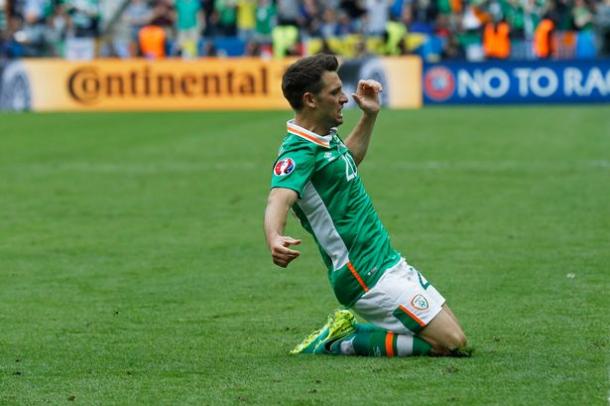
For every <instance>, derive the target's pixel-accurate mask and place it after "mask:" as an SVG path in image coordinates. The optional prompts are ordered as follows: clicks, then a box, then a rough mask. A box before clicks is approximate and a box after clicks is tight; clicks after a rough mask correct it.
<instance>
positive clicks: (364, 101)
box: [345, 80, 383, 165]
mask: <svg viewBox="0 0 610 406" xmlns="http://www.w3.org/2000/svg"><path fill="white" fill-rule="evenodd" d="M382 90H383V89H382V86H381V84H380V83H379V82H377V81H375V80H361V81H359V82H358V88H357V89H356V93H354V94H352V98H353V99H354V101H355V102H356V104H357V105H358V107H359V108H360V110H362V117H360V120H359V121H358V124H356V126H355V127H354V129H353V130H352V132H351V133H350V135H349V136H348V137H347V138H346V140H345V145H346V146H347V147H348V148H349V149H350V151H351V153H352V155H353V157H354V160H355V161H356V164H357V165H358V164H360V162H362V160H363V159H364V156H365V155H366V151H367V149H368V147H369V141H370V140H371V135H372V134H373V127H374V126H375V120H376V119H377V114H378V113H379V110H380V109H381V102H380V100H379V93H380V92H381V91H382Z"/></svg>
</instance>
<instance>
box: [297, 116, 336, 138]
mask: <svg viewBox="0 0 610 406" xmlns="http://www.w3.org/2000/svg"><path fill="white" fill-rule="evenodd" d="M294 123H295V124H296V125H298V126H299V127H301V128H304V129H306V130H309V131H311V132H313V133H316V134H318V135H320V136H322V137H323V136H325V135H328V133H330V127H327V126H325V125H324V124H322V123H320V122H318V121H316V120H315V119H314V118H313V117H307V116H304V115H302V114H297V115H296V116H295V117H294Z"/></svg>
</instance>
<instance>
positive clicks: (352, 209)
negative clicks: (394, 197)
mask: <svg viewBox="0 0 610 406" xmlns="http://www.w3.org/2000/svg"><path fill="white" fill-rule="evenodd" d="M271 187H272V188H287V189H292V190H294V191H295V192H297V194H298V200H297V202H296V203H295V205H294V206H293V210H294V212H295V213H296V215H297V217H298V218H299V220H300V221H301V224H302V225H303V227H304V228H305V230H307V231H308V232H309V233H310V234H311V235H312V236H313V237H314V239H315V241H316V243H317V244H318V248H319V249H320V253H321V254H322V258H323V260H324V263H325V264H326V266H327V268H328V278H329V280H330V283H331V285H332V287H333V290H334V292H335V295H336V296H337V299H338V300H339V302H340V303H341V304H343V305H346V306H351V305H353V304H354V303H355V302H356V301H357V300H358V299H359V298H360V296H362V295H363V294H364V293H365V292H367V291H368V290H369V289H370V288H371V287H372V286H374V285H375V283H376V282H377V280H378V279H379V278H380V277H381V275H382V274H383V272H384V271H385V270H386V269H388V268H390V267H391V266H393V265H394V264H396V263H397V262H398V261H399V260H400V254H399V253H398V252H397V251H396V250H394V249H393V248H392V246H391V244H390V237H389V235H388V233H387V231H386V230H385V228H384V227H383V224H381V221H380V220H379V217H378V216H377V212H375V209H374V208H373V204H372V203H371V199H370V198H369V195H368V194H367V193H366V190H365V189H364V186H363V184H362V181H361V180H360V176H359V175H358V170H357V167H356V163H355V162H354V159H353V158H352V155H351V153H350V151H349V149H348V148H347V147H346V146H345V144H344V143H343V141H341V139H340V138H339V137H338V136H337V134H336V131H335V130H332V131H331V133H330V134H328V135H326V136H320V135H317V134H315V133H313V132H311V131H308V130H306V129H304V128H302V127H299V126H298V125H296V124H294V122H293V121H289V122H288V134H287V135H286V137H285V138H284V142H283V144H282V147H281V148H280V152H279V155H278V158H277V160H276V161H275V165H274V167H273V177H272V181H271Z"/></svg>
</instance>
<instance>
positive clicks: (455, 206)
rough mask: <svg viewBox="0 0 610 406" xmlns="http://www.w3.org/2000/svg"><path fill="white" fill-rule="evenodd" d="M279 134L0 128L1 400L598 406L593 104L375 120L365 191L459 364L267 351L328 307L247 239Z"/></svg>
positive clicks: (193, 121)
mask: <svg viewBox="0 0 610 406" xmlns="http://www.w3.org/2000/svg"><path fill="white" fill-rule="evenodd" d="M287 118H289V117H288V115H287V113H283V112H274V113H188V114H186V113H185V114H41V115H34V114H23V115H6V114H5V115H0V404H40V403H51V404H67V403H70V401H71V400H73V401H74V402H75V403H79V404H104V405H105V404H134V403H137V404H278V403H281V404H350V403H351V404H366V403H367V402H368V404H380V403H389V404H425V405H432V404H438V405H445V404H448V403H456V404H481V405H489V404H567V405H574V404H598V405H603V404H607V402H608V401H607V398H608V396H609V389H610V383H609V376H608V371H609V369H608V368H609V356H608V354H609V351H610V343H609V333H610V329H609V326H610V317H609V315H608V310H609V309H610V299H609V298H610V295H609V293H608V292H609V291H610V274H609V272H610V108H609V107H606V106H597V107H554V108H549V107H540V108H533V107H530V108H453V109H441V108H430V109H424V110H420V111H406V112H401V111H384V112H383V113H382V115H381V116H380V119H379V121H378V125H377V130H376V133H375V138H374V140H373V143H372V146H371V149H370V151H369V155H368V157H367V159H366V160H365V162H364V163H363V164H362V166H361V168H360V173H361V176H362V177H363V179H364V182H365V185H366V186H367V188H368V191H369V193H370V194H371V196H372V198H373V201H374V203H375V204H376V208H377V209H378V211H379V212H380V215H381V218H382V220H383V221H384V223H385V224H386V226H387V228H388V229H389V230H390V234H391V235H392V238H393V243H394V245H395V246H396V247H397V248H398V249H399V250H400V251H401V252H402V253H403V254H404V255H405V256H406V257H407V259H408V260H409V261H410V262H411V263H413V264H414V265H415V266H417V267H418V268H419V269H420V270H421V271H422V272H423V273H424V274H425V275H426V276H427V277H428V279H429V280H430V281H432V282H433V283H434V284H435V286H436V287H437V288H438V289H439V290H440V291H441V292H442V293H443V294H444V295H445V296H446V297H447V298H448V301H449V304H450V306H451V307H452V308H453V310H454V312H455V313H456V315H457V316H458V317H459V318H460V320H461V322H462V324H463V326H464V328H465V331H466V333H467V336H468V338H469V340H470V342H471V343H472V344H473V345H474V346H475V348H476V353H475V356H474V357H473V358H470V359H440V358H425V357H422V358H408V359H367V358H358V357H354V358H347V357H345V358H344V357H324V356H320V357H312V356H310V357H308V356H299V357H290V356H288V355H287V352H288V351H289V350H290V349H291V348H292V347H293V346H294V345H295V344H296V343H298V342H299V341H300V340H301V339H302V338H303V337H305V336H306V335H307V334H308V333H310V331H311V330H313V329H314V328H317V327H318V326H320V325H321V324H322V323H323V322H324V320H325V318H326V315H327V314H328V313H329V312H330V311H332V310H333V309H334V308H335V306H336V301H335V299H334V298H333V296H332V293H331V290H330V288H329V286H328V284H327V281H326V274H325V270H324V267H323V265H322V262H321V260H320V258H319V255H318V253H317V250H316V247H315V245H314V243H313V241H312V240H311V238H309V237H307V236H306V235H305V233H304V232H303V231H302V230H300V228H299V227H298V224H297V222H296V221H295V219H291V221H290V224H289V229H288V232H289V233H290V234H291V235H293V236H295V237H304V239H305V241H304V243H303V244H302V246H301V247H300V249H301V250H302V255H301V257H300V258H299V259H298V260H297V261H295V262H294V263H293V264H292V265H291V266H290V268H288V269H286V270H282V269H279V268H275V267H274V266H273V265H272V264H271V259H270V256H269V255H268V253H267V250H266V246H265V243H264V239H263V232H262V225H261V223H262V213H263V209H264V206H265V203H266V195H267V192H268V184H269V180H270V171H271V164H272V161H273V159H274V157H275V154H276V151H277V148H278V146H279V144H280V141H281V138H282V136H283V133H284V121H285V120H286V119H287ZM356 118H357V115H356V113H355V112H350V113H348V115H347V123H346V125H345V127H344V128H343V134H346V133H347V131H348V130H347V128H348V127H351V125H353V123H354V122H355V120H356ZM570 274H572V275H570ZM568 275H569V276H573V278H570V277H568Z"/></svg>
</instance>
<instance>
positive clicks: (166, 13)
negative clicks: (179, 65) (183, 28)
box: [149, 0, 176, 54]
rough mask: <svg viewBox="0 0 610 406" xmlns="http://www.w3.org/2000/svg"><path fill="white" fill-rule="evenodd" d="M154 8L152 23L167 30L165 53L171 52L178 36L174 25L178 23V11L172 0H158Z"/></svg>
mask: <svg viewBox="0 0 610 406" xmlns="http://www.w3.org/2000/svg"><path fill="white" fill-rule="evenodd" d="M154 4H155V5H154V7H153V10H152V17H151V20H150V23H149V24H150V25H153V26H155V27H159V28H161V29H163V31H164V32H165V47H166V50H165V52H164V54H169V53H170V52H168V51H171V50H172V48H173V43H174V38H175V37H176V35H175V31H174V27H175V24H176V11H175V9H174V6H173V3H172V0H156V2H155V3H154Z"/></svg>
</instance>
